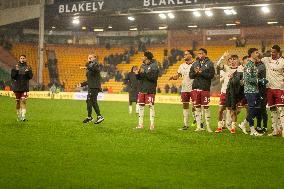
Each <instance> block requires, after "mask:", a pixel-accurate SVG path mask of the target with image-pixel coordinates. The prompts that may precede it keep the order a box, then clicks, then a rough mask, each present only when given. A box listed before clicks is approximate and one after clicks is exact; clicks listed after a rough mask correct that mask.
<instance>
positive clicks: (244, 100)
mask: <svg viewBox="0 0 284 189" xmlns="http://www.w3.org/2000/svg"><path fill="white" fill-rule="evenodd" d="M246 105H248V101H247V99H246V98H243V99H242V100H241V101H240V103H239V105H238V107H240V108H242V107H244V106H246Z"/></svg>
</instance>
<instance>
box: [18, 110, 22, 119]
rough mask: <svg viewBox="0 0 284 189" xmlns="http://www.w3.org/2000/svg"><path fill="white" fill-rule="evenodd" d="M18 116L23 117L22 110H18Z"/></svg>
mask: <svg viewBox="0 0 284 189" xmlns="http://www.w3.org/2000/svg"><path fill="white" fill-rule="evenodd" d="M17 116H18V117H22V110H21V109H17Z"/></svg>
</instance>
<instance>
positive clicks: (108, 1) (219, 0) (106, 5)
mask: <svg viewBox="0 0 284 189" xmlns="http://www.w3.org/2000/svg"><path fill="white" fill-rule="evenodd" d="M230 2H231V3H236V1H233V0H212V1H210V0H90V1H79V2H78V1H59V0H58V1H55V4H54V5H53V6H52V7H53V8H56V9H57V10H58V11H57V12H58V13H59V14H62V13H89V12H98V11H104V10H105V11H120V10H129V9H143V8H166V7H169V8H170V7H186V6H190V5H198V4H216V5H217V4H224V3H226V4H228V3H230ZM237 2H238V3H242V2H247V0H239V1H237Z"/></svg>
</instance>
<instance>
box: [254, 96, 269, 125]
mask: <svg viewBox="0 0 284 189" xmlns="http://www.w3.org/2000/svg"><path fill="white" fill-rule="evenodd" d="M259 102H260V109H259V114H258V115H257V116H256V119H257V127H259V128H261V122H263V128H267V121H268V115H267V110H266V104H267V100H266V97H265V96H262V95H261V96H260V100H259Z"/></svg>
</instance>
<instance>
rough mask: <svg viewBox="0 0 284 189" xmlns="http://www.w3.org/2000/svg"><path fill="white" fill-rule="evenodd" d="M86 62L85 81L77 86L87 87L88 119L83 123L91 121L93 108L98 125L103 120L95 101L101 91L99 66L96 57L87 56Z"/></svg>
mask: <svg viewBox="0 0 284 189" xmlns="http://www.w3.org/2000/svg"><path fill="white" fill-rule="evenodd" d="M88 60H89V62H88V63H87V64H86V77H87V81H85V82H83V83H80V84H79V86H80V87H84V86H86V85H88V96H87V100H86V103H87V111H88V117H87V118H86V119H85V120H84V121H83V123H89V122H91V121H93V117H92V108H94V109H95V112H96V114H97V121H96V122H95V124H99V123H101V122H102V121H103V120H104V117H103V116H102V115H101V112H100V108H99V105H98V101H97V97H98V93H99V92H101V91H102V89H101V75H100V65H99V62H98V61H97V59H96V56H95V55H93V54H91V55H89V56H88Z"/></svg>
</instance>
